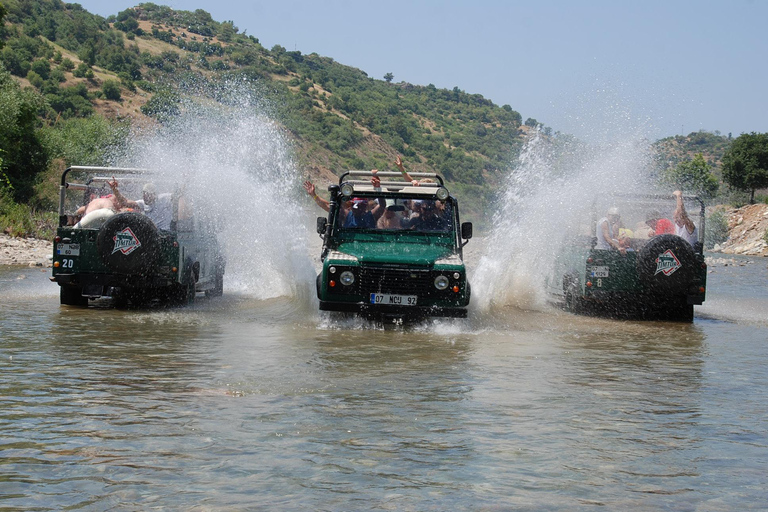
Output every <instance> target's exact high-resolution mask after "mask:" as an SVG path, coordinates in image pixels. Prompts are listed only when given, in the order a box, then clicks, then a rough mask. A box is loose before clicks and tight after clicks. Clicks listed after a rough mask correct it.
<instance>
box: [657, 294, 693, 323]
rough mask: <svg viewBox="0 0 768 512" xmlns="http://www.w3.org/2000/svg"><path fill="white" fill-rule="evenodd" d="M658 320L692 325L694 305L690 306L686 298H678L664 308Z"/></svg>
mask: <svg viewBox="0 0 768 512" xmlns="http://www.w3.org/2000/svg"><path fill="white" fill-rule="evenodd" d="M658 318H659V320H666V321H669V322H686V323H691V322H693V304H688V300H687V299H686V298H685V297H678V298H677V299H676V300H674V301H672V302H668V303H667V304H666V305H665V306H664V308H663V309H662V310H661V311H660V312H659V315H658Z"/></svg>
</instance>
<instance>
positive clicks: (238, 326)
mask: <svg viewBox="0 0 768 512" xmlns="http://www.w3.org/2000/svg"><path fill="white" fill-rule="evenodd" d="M736 261H737V263H740V265H739V264H736V265H733V264H731V265H728V266H722V265H715V266H713V267H712V273H711V274H710V276H709V290H710V292H709V295H708V298H707V302H706V303H705V305H704V306H702V307H700V308H697V312H696V315H697V316H696V319H695V321H694V323H693V324H674V323H648V322H646V323H642V322H627V321H615V320H606V319H594V318H584V317H577V316H573V315H570V314H568V313H565V312H562V311H559V310H556V309H548V308H546V307H543V308H536V309H534V310H530V311H525V310H521V309H516V308H514V307H511V306H509V307H506V306H505V307H497V308H494V309H490V310H486V311H482V312H481V311H474V312H473V313H472V314H471V315H470V318H468V319H466V320H451V321H436V322H428V323H425V324H420V325H415V326H405V327H402V326H399V327H398V326H394V327H386V328H384V327H381V326H376V325H371V324H367V323H363V322H360V321H354V320H352V321H339V320H336V319H333V318H329V317H325V316H321V315H320V314H319V313H318V312H317V310H316V308H317V306H316V302H314V299H308V298H306V297H303V296H302V294H300V293H299V294H293V295H288V296H280V297H277V298H266V299H264V298H259V297H258V294H254V293H248V292H247V290H246V291H242V290H238V289H235V290H233V289H225V296H224V297H222V298H221V299H212V300H207V299H205V298H201V300H199V301H198V302H197V303H196V304H195V305H194V306H193V307H190V308H182V309H157V310H148V311H143V310H115V309H111V308H109V307H107V306H106V305H102V306H97V307H91V308H88V309H78V308H71V307H64V306H60V305H59V303H58V296H57V295H58V287H57V286H56V285H54V284H52V283H50V282H49V281H48V279H47V278H48V275H49V272H48V271H42V270H40V269H28V268H18V267H2V268H0V297H2V299H0V337H1V341H0V403H1V404H2V406H1V407H0V509H2V510H150V509H158V510H205V511H208V510H329V511H336V510H398V511H399V510H415V511H422V510H597V509H601V510H628V509H633V510H765V509H766V507H767V506H768V505H766V503H768V502H767V501H766V489H768V320H766V311H768V288H767V287H766V282H768V281H767V280H766V278H767V277H768V268H767V267H768V262H766V261H765V260H759V259H758V260H754V259H753V260H747V259H738V258H737V259H736ZM471 265H472V262H470V266H471Z"/></svg>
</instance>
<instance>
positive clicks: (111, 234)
mask: <svg viewBox="0 0 768 512" xmlns="http://www.w3.org/2000/svg"><path fill="white" fill-rule="evenodd" d="M96 249H97V251H98V253H99V255H100V256H101V259H102V261H104V264H105V265H107V266H108V267H109V268H110V269H111V270H113V271H115V272H120V273H123V274H140V275H147V274H150V273H152V272H153V271H154V268H155V265H156V263H157V259H158V257H159V253H160V240H159V236H158V232H157V228H156V227H155V224H154V223H153V222H152V221H151V220H150V219H149V218H148V217H145V216H144V215H140V214H136V213H121V214H119V215H115V216H114V217H111V218H110V219H109V220H107V222H105V223H104V225H103V226H102V227H101V229H100V230H99V235H98V237H97V238H96Z"/></svg>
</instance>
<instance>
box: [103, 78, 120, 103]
mask: <svg viewBox="0 0 768 512" xmlns="http://www.w3.org/2000/svg"><path fill="white" fill-rule="evenodd" d="M101 91H102V92H103V93H104V97H105V98H107V99H108V100H112V101H119V100H120V82H118V81H117V80H105V81H104V84H103V85H102V86H101Z"/></svg>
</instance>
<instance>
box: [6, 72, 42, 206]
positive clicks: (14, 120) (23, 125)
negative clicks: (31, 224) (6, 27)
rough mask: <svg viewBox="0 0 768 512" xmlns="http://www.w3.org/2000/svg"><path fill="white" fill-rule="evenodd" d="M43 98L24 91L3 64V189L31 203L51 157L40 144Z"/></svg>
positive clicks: (19, 199)
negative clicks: (39, 120) (40, 174)
mask: <svg viewBox="0 0 768 512" xmlns="http://www.w3.org/2000/svg"><path fill="white" fill-rule="evenodd" d="M44 101H45V100H44V99H43V98H42V97H41V96H40V95H39V94H37V93H36V92H34V91H32V90H31V89H28V88H27V89H24V90H22V88H21V87H20V86H19V85H18V84H17V83H16V82H15V81H14V80H13V78H11V74H10V73H8V71H6V70H5V68H4V67H3V66H2V65H0V149H2V151H3V169H2V171H3V180H2V181H3V184H2V185H3V188H5V187H7V188H8V189H10V193H11V194H12V196H13V199H14V200H15V201H18V202H26V201H28V200H29V199H30V198H31V197H32V194H33V186H34V184H35V181H36V178H37V175H38V173H40V172H42V171H44V170H45V169H46V167H47V165H48V154H47V152H46V150H45V148H44V147H43V145H42V143H41V141H40V135H39V132H38V130H37V129H36V127H37V120H38V117H37V116H38V113H39V112H41V110H42V109H43V108H44V106H45V103H44Z"/></svg>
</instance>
